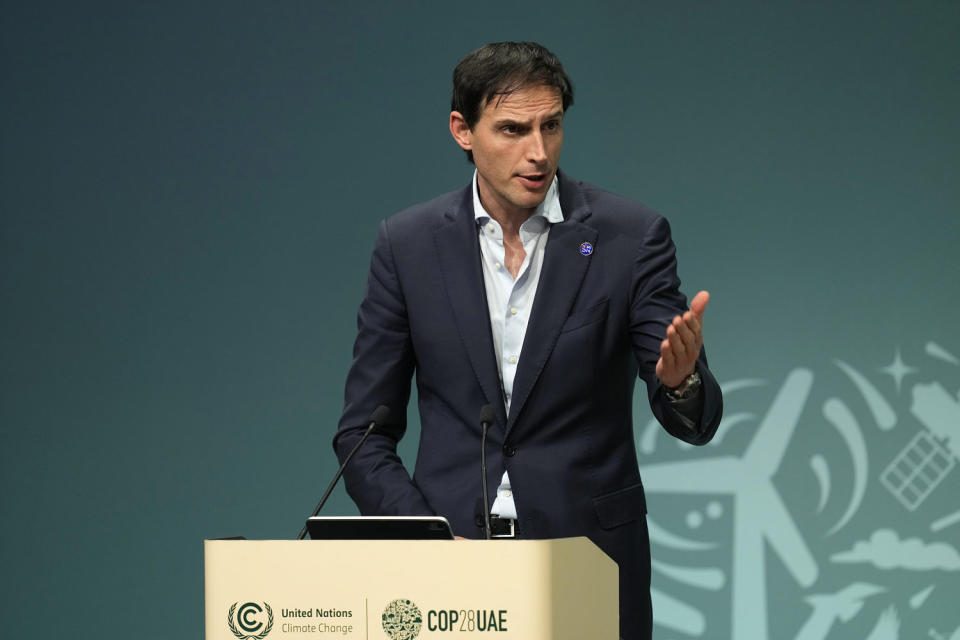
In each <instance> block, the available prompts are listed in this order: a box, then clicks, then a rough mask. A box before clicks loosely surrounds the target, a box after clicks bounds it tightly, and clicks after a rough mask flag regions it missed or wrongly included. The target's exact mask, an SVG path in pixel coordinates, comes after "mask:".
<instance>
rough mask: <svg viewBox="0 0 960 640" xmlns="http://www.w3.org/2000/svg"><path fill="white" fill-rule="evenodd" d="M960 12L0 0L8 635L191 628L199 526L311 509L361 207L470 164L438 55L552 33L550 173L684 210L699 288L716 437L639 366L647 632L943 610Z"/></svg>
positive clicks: (879, 629) (280, 518) (957, 388)
mask: <svg viewBox="0 0 960 640" xmlns="http://www.w3.org/2000/svg"><path fill="white" fill-rule="evenodd" d="M958 32H960V5H958V4H957V3H956V2H912V3H903V2H870V3H866V2H862V3H858V2H854V3H839V4H838V3H826V2H803V3H768V2H759V1H756V2H750V1H742V2H740V1H738V2H731V3H668V2H633V3H629V2H600V3H591V4H588V5H585V4H582V3H572V2H560V3H556V4H553V5H545V4H543V3H539V4H529V5H525V4H516V3H499V2H494V3H484V4H480V5H472V6H471V5H451V4H449V3H426V2H420V3H387V2H367V3H354V4H348V3H334V2H320V1H318V2H303V1H296V2H272V3H265V2H256V3H254V2H248V3H244V2H237V3H227V2H200V3H159V4H152V5H151V4H143V3H120V2H116V3H109V2H99V3H67V2H35V3H18V4H13V3H5V5H4V10H3V19H2V20H0V38H2V39H0V43H2V54H0V95H2V96H3V97H2V100H0V487H2V491H0V525H2V526H0V567H2V571H0V574H2V576H3V578H2V581H0V589H2V592H0V614H2V615H0V620H2V621H3V629H4V630H5V631H6V632H7V634H8V635H10V636H11V637H23V638H26V637H66V636H68V635H69V636H89V637H100V638H118V639H126V638H130V637H138V638H171V637H173V638H188V637H196V636H197V635H198V634H199V633H200V632H201V631H200V630H201V628H202V626H201V625H202V618H203V573H202V548H201V541H202V539H204V538H208V537H217V536H225V535H238V534H239V535H246V536H248V537H252V538H292V537H293V536H294V535H296V533H297V531H299V529H300V526H301V525H302V521H303V517H304V516H305V514H307V513H308V512H309V511H310V509H311V508H312V507H313V505H314V504H315V502H316V500H317V498H318V496H319V494H320V492H321V491H322V489H323V487H324V486H325V484H326V482H327V480H328V478H329V477H330V476H331V474H332V473H333V471H334V468H335V467H334V458H333V454H332V451H331V449H330V440H331V438H332V436H333V431H334V428H335V424H336V420H337V418H338V416H339V412H340V408H341V407H340V405H341V402H342V384H343V378H344V374H345V372H346V369H347V366H348V365H349V362H350V353H351V343H352V340H353V331H354V323H355V312H356V307H357V304H358V303H359V300H360V297H361V294H362V288H363V282H364V279H365V274H366V268H367V262H368V258H369V250H370V248H371V246H372V243H373V237H374V233H375V229H376V225H377V223H378V222H379V220H381V219H382V218H384V217H386V216H388V215H390V214H391V213H393V212H395V211H397V210H399V209H401V208H403V207H405V206H406V205H408V204H411V203H413V202H418V201H421V200H425V199H427V198H429V197H432V196H434V195H436V194H438V193H440V192H444V191H448V190H451V189H454V188H457V187H459V186H461V185H463V184H466V182H467V180H468V179H469V177H470V167H469V166H468V165H467V164H466V163H465V162H464V160H463V159H462V154H461V153H460V152H459V150H458V149H457V148H456V147H455V145H454V144H453V142H452V141H451V140H450V139H449V134H448V133H447V131H446V118H447V115H448V101H449V95H448V94H449V82H450V80H449V77H450V73H451V70H452V67H453V65H454V64H455V62H456V60H457V59H458V58H459V57H460V56H461V55H462V54H464V53H465V52H466V51H468V50H470V49H472V48H474V47H476V46H479V45H480V44H482V43H484V42H487V41H491V40H503V39H535V40H540V41H542V42H544V43H545V44H547V45H548V46H549V47H550V48H552V49H553V50H554V51H555V52H556V53H557V54H558V55H559V56H560V57H561V59H563V60H564V61H565V64H566V65H567V68H568V71H569V72H570V74H571V76H572V77H573V79H574V82H575V84H576V87H577V91H578V94H577V101H576V104H575V106H574V107H573V109H572V110H571V111H570V112H569V114H568V119H567V122H566V138H565V143H566V148H565V149H564V156H563V167H564V169H565V170H566V171H567V172H568V173H570V174H571V175H574V176H576V177H579V178H582V179H585V180H588V181H591V182H593V183H596V184H600V185H602V186H604V187H606V188H608V189H609V190H611V191H614V192H617V193H620V194H622V195H625V196H628V197H631V198H634V199H637V200H641V201H643V202H646V203H647V204H649V205H650V206H652V207H654V208H656V209H658V210H659V211H661V212H663V213H664V214H665V215H667V216H668V217H669V219H670V220H671V223H672V225H673V229H674V235H675V239H676V242H677V246H678V251H679V257H680V265H681V276H682V278H683V280H684V286H685V289H686V291H687V292H688V293H693V292H695V291H696V290H698V289H701V288H704V289H709V290H710V291H711V293H712V294H713V299H712V301H711V303H710V307H709V309H708V311H707V321H708V323H709V324H708V325H707V332H708V335H707V345H708V351H709V354H710V359H711V364H712V367H713V369H714V371H715V372H716V374H717V376H718V378H719V379H720V380H721V382H722V383H723V384H724V387H725V390H726V397H727V405H726V407H727V408H726V416H725V420H724V423H723V424H722V426H721V430H720V433H719V435H718V437H717V439H716V440H715V441H714V442H713V443H711V444H710V445H707V446H705V447H702V448H699V449H691V448H685V447H683V446H680V445H679V444H678V443H677V442H675V441H673V440H672V439H670V438H669V437H667V436H666V434H665V433H662V432H660V431H659V430H658V429H656V428H651V427H650V426H649V424H648V423H649V414H648V413H647V412H646V411H645V410H643V409H642V408H640V406H639V404H640V398H641V396H642V394H638V409H637V414H636V425H637V430H636V436H637V451H638V456H639V459H640V463H641V466H642V467H643V471H644V479H645V482H646V485H647V490H648V493H649V498H650V500H649V506H650V523H651V539H652V549H653V554H654V563H655V564H654V574H653V580H654V597H655V605H656V612H657V613H656V617H657V623H656V633H655V636H656V637H657V638H658V640H686V639H692V638H703V639H710V640H718V639H724V638H736V639H737V640H764V639H770V640H783V639H811V638H816V639H826V640H841V639H842V640H847V639H850V638H857V639H859V638H869V639H871V640H879V639H881V638H887V639H889V638H902V639H904V640H907V639H911V640H913V639H916V638H934V639H936V638H944V639H946V638H953V639H954V640H956V638H958V637H960V609H958V607H957V602H958V599H957V594H958V593H960V559H958V553H960V500H958V498H957V496H958V495H960V470H958V469H957V468H956V467H957V462H958V459H960V451H958V447H960V444H958V443H960V339H958V333H957V327H958V321H957V318H958V317H960V303H958V296H957V293H958V287H957V275H958V273H960V259H958V257H957V256H958V252H957V245H958V241H960V216H958V213H960V188H958V185H960V154H958V149H960V118H958V117H957V114H958V113H960V66H958V61H960V38H958V37H957V34H958ZM411 415H412V416H413V415H414V412H412V411H411ZM411 431H414V432H413V433H410V434H408V437H407V438H406V439H405V440H404V441H403V443H402V450H403V452H404V455H405V456H406V457H407V460H408V461H412V459H413V456H414V455H415V453H416V437H417V434H416V433H415V429H412V430H411ZM328 512H329V513H341V514H345V513H354V512H355V509H354V507H353V505H352V504H351V502H350V500H349V499H348V497H347V496H346V494H345V493H344V492H343V491H342V489H338V491H337V492H336V493H335V494H334V497H333V499H332V500H331V502H330V504H329V505H328Z"/></svg>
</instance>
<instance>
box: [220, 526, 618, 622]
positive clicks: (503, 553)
mask: <svg viewBox="0 0 960 640" xmlns="http://www.w3.org/2000/svg"><path fill="white" fill-rule="evenodd" d="M204 564H205V567H204V569H205V573H206V576H205V582H206V637H207V640H237V639H239V640H281V639H282V640H294V639H296V640H304V639H308V638H313V639H316V638H328V639H333V638H352V639H363V640H418V639H424V640H426V639H430V638H450V639H451V640H458V639H460V638H464V639H466V638H489V639H491V640H508V639H516V640H617V638H618V626H619V618H618V586H617V566H616V563H614V562H613V560H611V559H610V558H609V557H608V556H607V555H605V554H604V553H603V552H602V551H600V550H599V549H598V548H597V547H596V546H594V544H593V543H592V542H590V541H589V540H587V539H586V538H566V539H560V540H509V541H508V540H504V541H500V540H455V541H454V540H440V541H426V540H373V541H370V540H303V541H287V540H206V541H204Z"/></svg>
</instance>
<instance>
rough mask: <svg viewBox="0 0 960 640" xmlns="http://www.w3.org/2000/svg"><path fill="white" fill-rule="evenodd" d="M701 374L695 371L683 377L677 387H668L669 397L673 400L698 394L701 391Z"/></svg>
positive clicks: (684, 398)
mask: <svg viewBox="0 0 960 640" xmlns="http://www.w3.org/2000/svg"><path fill="white" fill-rule="evenodd" d="M700 384H701V382H700V374H699V373H697V372H696V371H694V372H693V373H691V374H690V375H688V376H687V377H686V378H684V379H683V382H681V383H680V384H679V385H677V386H676V387H673V388H670V387H667V397H669V398H670V399H671V400H686V399H687V398H692V397H693V396H694V395H696V393H697V391H700Z"/></svg>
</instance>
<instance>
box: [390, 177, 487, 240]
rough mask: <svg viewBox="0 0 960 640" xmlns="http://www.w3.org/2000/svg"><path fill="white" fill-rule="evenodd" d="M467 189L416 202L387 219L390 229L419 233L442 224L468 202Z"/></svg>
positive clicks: (468, 190) (468, 192)
mask: <svg viewBox="0 0 960 640" xmlns="http://www.w3.org/2000/svg"><path fill="white" fill-rule="evenodd" d="M469 194H470V189H469V188H460V189H456V190H454V191H450V192H448V193H444V194H442V195H439V196H437V197H435V198H432V199H430V200H427V201H425V202H418V203H417V204H414V205H411V206H409V207H407V208H406V209H403V210H401V211H399V212H398V213H395V214H393V215H392V216H390V217H389V218H387V220H386V223H387V225H389V226H390V228H391V229H397V230H400V229H407V228H416V229H419V230H420V231H421V232H422V231H423V229H424V225H426V226H428V227H431V226H436V225H438V224H442V223H443V222H444V221H446V220H449V219H450V218H451V217H453V216H455V215H456V214H457V213H458V212H459V211H460V210H462V209H463V208H464V207H465V206H466V205H467V202H468V199H467V196H468V195H469Z"/></svg>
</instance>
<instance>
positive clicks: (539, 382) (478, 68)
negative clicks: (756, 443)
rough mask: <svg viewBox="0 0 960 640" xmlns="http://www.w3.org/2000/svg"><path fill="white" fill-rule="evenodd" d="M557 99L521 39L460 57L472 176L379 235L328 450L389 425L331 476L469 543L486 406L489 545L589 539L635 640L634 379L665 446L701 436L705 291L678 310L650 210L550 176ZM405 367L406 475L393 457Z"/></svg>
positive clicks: (643, 597)
mask: <svg viewBox="0 0 960 640" xmlns="http://www.w3.org/2000/svg"><path fill="white" fill-rule="evenodd" d="M572 103H573V89H572V85H571V83H570V81H569V79H568V78H567V75H566V73H565V71H564V70H563V67H562V66H561V64H560V62H559V60H557V58H556V57H555V56H554V55H553V54H552V53H550V52H549V51H547V50H546V49H545V48H543V47H542V46H540V45H537V44H534V43H496V44H490V45H487V46H485V47H482V48H480V49H478V50H477V51H474V52H472V53H470V54H468V55H467V56H466V57H465V58H464V59H463V60H461V61H460V63H459V64H458V65H457V67H456V69H455V71H454V89H453V100H452V112H451V114H450V123H449V125H450V133H451V134H452V135H453V138H454V140H455V141H456V142H457V144H458V145H459V146H460V147H461V148H462V149H463V150H465V151H466V152H467V156H468V158H469V159H470V160H471V161H472V162H473V163H474V164H475V165H476V171H475V173H474V179H473V182H472V184H471V185H470V186H468V187H466V188H464V189H461V190H459V191H455V192H452V193H449V194H446V195H443V196H440V197H439V198H436V199H434V200H431V201H430V202H426V203H423V204H419V205H416V206H414V207H411V208H410V209H407V210H406V211H403V212H401V213H399V214H397V215H396V216H394V217H392V218H390V219H389V220H387V221H385V222H384V223H382V224H381V226H380V230H379V234H378V236H377V241H376V246H375V248H374V252H373V258H372V261H371V266H370V277H369V282H368V285H367V291H366V295H365V298H364V300H363V303H362V304H361V306H360V311H359V315H358V327H359V329H358V335H357V341H356V344H355V348H354V362H353V365H352V367H351V369H350V373H349V375H348V377H347V383H346V402H345V407H344V412H343V417H342V418H341V421H340V426H339V430H338V433H337V435H336V437H335V438H334V447H335V449H336V451H337V453H338V455H339V456H340V457H341V459H342V458H343V456H345V455H346V453H347V452H348V451H349V450H350V449H351V448H352V447H353V445H354V444H355V443H356V441H357V439H358V438H359V437H360V434H361V432H362V431H363V429H364V427H365V426H366V423H367V420H368V417H369V416H370V414H371V412H372V411H373V409H374V408H375V407H376V406H377V405H380V404H385V405H387V406H389V407H390V408H391V409H392V410H393V416H394V417H393V419H392V420H391V421H390V423H389V424H387V425H385V426H384V427H383V428H382V429H380V430H379V431H377V432H375V433H374V434H373V435H372V436H371V437H370V439H369V440H368V441H367V442H366V443H365V444H364V446H363V447H362V448H361V449H360V450H359V452H358V454H357V456H356V457H355V458H354V460H353V461H352V462H351V464H350V466H349V469H348V470H347V472H346V485H347V490H348V491H349V493H350V495H351V496H352V497H353V499H354V500H355V501H356V503H357V505H358V506H359V508H360V511H361V513H363V514H370V515H372V514H381V515H430V514H438V515H442V516H445V517H446V518H448V519H449V520H450V522H451V525H452V527H453V529H454V532H455V533H457V534H459V535H461V536H466V537H480V536H481V534H482V529H481V527H480V525H481V524H482V522H483V518H482V516H481V514H482V508H480V507H479V506H478V503H480V502H479V499H480V496H481V488H480V487H479V486H478V485H479V484H480V483H479V481H478V478H479V472H478V466H479V458H480V435H481V426H480V420H479V414H480V410H481V407H483V406H484V405H488V404H489V405H492V406H493V408H494V413H495V416H496V419H495V421H494V424H493V425H492V426H491V427H490V430H489V434H488V439H487V446H486V456H487V466H488V469H489V471H490V473H489V478H488V490H489V493H490V495H491V496H494V495H495V496H496V500H495V501H494V503H493V505H492V511H493V513H494V514H495V517H494V518H493V528H494V530H495V533H496V535H498V536H500V537H507V538H509V537H518V538H556V537H569V536H588V537H589V538H590V539H591V540H593V542H594V543H595V544H597V546H599V547H600V548H601V549H603V550H604V551H605V552H606V553H607V554H608V555H609V556H610V557H611V558H613V559H614V560H615V561H616V562H617V563H618V565H619V568H620V598H621V604H620V628H621V636H622V637H623V638H627V639H634V638H649V637H650V633H651V626H652V622H651V611H650V589H649V585H650V551H649V541H648V537H647V528H646V516H645V514H646V504H645V501H644V494H643V487H642V485H641V481H640V474H639V470H638V466H637V459H636V452H635V450H634V444H633V443H634V438H633V427H632V409H631V403H632V395H633V389H634V384H635V382H636V377H637V375H638V373H639V376H640V377H641V378H643V380H644V381H645V382H646V384H647V392H648V395H649V400H650V406H651V408H652V409H653V412H654V414H655V415H656V417H657V418H658V420H659V421H660V422H661V424H663V426H664V427H665V428H666V429H667V431H668V432H670V433H671V434H673V435H674V436H676V437H678V438H680V439H682V440H685V441H687V442H691V443H693V444H703V443H705V442H707V441H708V440H709V439H710V438H711V437H712V436H713V434H714V432H715V431H716V428H717V425H718V423H719V421H720V414H721V410H722V399H721V395H720V390H719V386H718V385H717V383H716V381H715V380H714V378H713V376H712V375H711V374H710V371H709V369H708V368H707V362H706V358H705V356H704V354H703V350H702V348H701V345H702V321H703V312H704V308H705V306H706V304H707V300H708V297H709V296H708V294H707V293H706V292H701V293H700V294H698V295H697V296H696V297H695V298H694V299H693V301H692V303H691V308H690V310H686V299H685V298H684V296H683V295H682V294H681V293H680V292H679V289H678V287H679V284H680V281H679V279H678V277H677V274H676V260H675V255H674V253H675V252H674V246H673V242H672V241H671V238H670V229H669V226H668V225H667V222H666V221H665V220H664V219H663V218H662V217H660V216H659V215H657V214H656V213H655V212H653V211H651V210H650V209H647V208H646V207H644V206H643V205H640V204H636V203H633V202H629V201H627V200H624V199H622V198H619V197H617V196H614V195H611V194H609V193H606V192H603V191H601V190H599V189H597V188H596V187H594V186H591V185H589V184H586V183H583V182H578V181H576V180H573V179H572V178H570V177H569V176H567V175H565V174H563V172H561V171H559V170H558V162H559V157H560V149H561V146H562V143H563V133H564V132H563V117H564V114H565V112H566V110H567V109H568V108H569V107H570V106H571V105H572ZM414 373H415V374H416V379H417V390H418V395H419V409H420V423H421V434H420V448H419V453H418V456H417V463H416V470H415V473H414V475H413V478H411V477H410V476H409V475H408V474H407V472H406V470H405V469H404V467H403V465H402V464H401V461H400V459H399V458H398V456H397V453H396V447H397V441H398V440H399V439H400V438H401V436H402V435H403V433H404V431H405V428H406V420H405V409H406V405H407V401H408V399H409V394H410V380H411V377H412V376H413V375H414ZM480 504H482V503H480ZM503 544H509V542H503ZM494 570H495V569H494ZM507 575H508V574H507Z"/></svg>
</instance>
